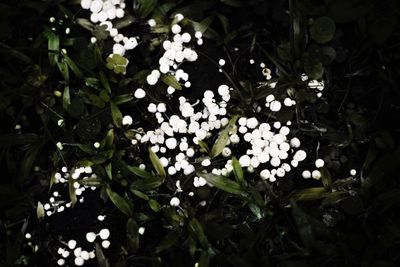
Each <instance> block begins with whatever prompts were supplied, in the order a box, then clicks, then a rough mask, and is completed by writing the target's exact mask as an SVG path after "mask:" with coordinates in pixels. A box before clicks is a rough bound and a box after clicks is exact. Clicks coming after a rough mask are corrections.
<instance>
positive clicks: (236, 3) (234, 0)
mask: <svg viewBox="0 0 400 267" xmlns="http://www.w3.org/2000/svg"><path fill="white" fill-rule="evenodd" d="M220 1H221V3H223V4H225V5H228V6H232V7H242V6H243V3H242V1H240V0H220Z"/></svg>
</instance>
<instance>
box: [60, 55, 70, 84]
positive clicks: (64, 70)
mask: <svg viewBox="0 0 400 267" xmlns="http://www.w3.org/2000/svg"><path fill="white" fill-rule="evenodd" d="M57 66H58V69H59V70H60V72H61V74H62V75H63V77H64V80H65V81H66V82H67V83H69V71H68V64H67V63H66V62H65V61H64V60H62V61H60V62H57Z"/></svg>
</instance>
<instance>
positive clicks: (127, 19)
mask: <svg viewBox="0 0 400 267" xmlns="http://www.w3.org/2000/svg"><path fill="white" fill-rule="evenodd" d="M135 21H136V19H135V18H134V17H132V16H130V15H127V14H125V16H124V17H123V18H122V19H119V20H117V21H115V22H113V28H115V29H122V28H125V27H128V26H129V25H131V24H132V23H134V22H135Z"/></svg>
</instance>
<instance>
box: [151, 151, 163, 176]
mask: <svg viewBox="0 0 400 267" xmlns="http://www.w3.org/2000/svg"><path fill="white" fill-rule="evenodd" d="M148 150H149V158H150V161H151V163H152V164H153V167H154V169H155V170H156V171H157V173H158V175H160V176H161V177H163V178H165V177H166V176H167V174H166V173H165V169H164V167H163V165H162V164H161V161H160V158H159V157H158V156H157V154H156V153H154V151H153V150H151V149H150V148H149V149H148Z"/></svg>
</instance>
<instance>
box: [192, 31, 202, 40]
mask: <svg viewBox="0 0 400 267" xmlns="http://www.w3.org/2000/svg"><path fill="white" fill-rule="evenodd" d="M194 36H195V37H196V38H197V39H200V38H201V37H203V34H202V33H201V32H198V31H197V32H195V34H194Z"/></svg>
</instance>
